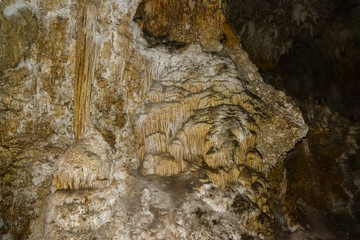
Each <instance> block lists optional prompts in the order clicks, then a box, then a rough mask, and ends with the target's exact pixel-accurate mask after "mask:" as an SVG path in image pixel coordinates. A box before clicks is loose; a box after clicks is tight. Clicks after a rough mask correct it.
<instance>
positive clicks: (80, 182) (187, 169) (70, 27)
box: [0, 0, 359, 239]
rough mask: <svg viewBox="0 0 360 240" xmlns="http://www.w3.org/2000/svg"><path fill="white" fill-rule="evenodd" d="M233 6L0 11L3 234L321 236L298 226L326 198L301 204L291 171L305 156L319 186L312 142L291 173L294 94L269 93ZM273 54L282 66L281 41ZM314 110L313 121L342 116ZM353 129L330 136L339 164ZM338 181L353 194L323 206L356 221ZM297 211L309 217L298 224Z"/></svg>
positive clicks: (206, 0)
mask: <svg viewBox="0 0 360 240" xmlns="http://www.w3.org/2000/svg"><path fill="white" fill-rule="evenodd" d="M255 2H257V1H255ZM284 2H285V3H284V4H285V5H286V1H284ZM274 4H275V2H274V3H273V2H271V3H269V9H274V7H272V6H274ZM275 5H276V4H275ZM226 6H228V5H226V4H225V2H222V1H218V0H216V1H214V0H212V1H210V0H201V1H193V0H186V1H163V0H143V1H140V0H118V1H113V0H106V1H105V0H104V1H91V0H87V1H71V0H67V1H65V0H62V1H53V0H48V1H2V2H0V10H1V12H0V23H1V37H0V41H1V42H0V43H1V45H0V48H1V54H0V60H1V64H0V108H1V115H0V140H1V148H0V159H1V164H0V176H1V178H0V187H1V188H0V204H1V212H0V214H1V215H0V234H1V239H274V238H277V237H278V238H279V236H280V239H282V238H284V237H289V238H291V237H297V236H299V235H300V236H309V237H320V238H321V237H323V236H324V235H321V234H320V235H319V234H318V235H316V234H317V233H318V232H316V231H314V234H313V235H311V234H310V233H311V230H309V229H305V227H306V226H307V225H306V224H308V223H309V222H311V221H312V222H311V223H313V224H314V225H316V220H317V219H321V220H322V217H324V216H325V215H323V213H324V212H317V211H321V210H322V209H321V208H320V206H321V205H322V201H323V199H324V198H325V197H322V196H318V197H317V198H316V199H318V200H319V201H318V202H314V204H309V202H310V201H312V199H314V198H312V197H311V189H312V185H311V184H309V183H307V181H309V179H307V176H308V175H307V174H306V173H307V171H306V170H304V169H305V168H303V169H298V168H297V167H296V166H297V164H296V163H297V162H302V161H300V160H297V161H296V159H302V156H305V157H306V159H307V161H304V162H305V163H307V164H308V165H307V166H309V168H311V169H313V168H314V171H312V173H313V175H311V176H312V178H311V179H314V181H317V182H319V184H325V183H326V179H327V178H326V177H322V175H319V174H318V171H320V172H321V171H322V167H321V166H323V165H321V166H319V167H318V164H317V163H318V161H316V162H315V163H314V161H312V159H316V156H315V155H314V154H313V151H308V148H310V149H314V148H317V147H318V146H317V145H316V144H315V145H312V143H313V142H309V140H304V141H303V142H302V143H301V144H298V145H297V147H296V148H295V150H294V152H293V155H294V156H295V157H294V159H295V160H294V161H289V159H290V158H289V157H288V160H287V161H286V162H284V159H285V158H286V153H287V152H289V151H291V150H292V149H294V147H295V144H296V143H297V142H299V141H300V140H301V139H303V138H304V137H305V136H306V134H307V131H308V126H307V125H306V124H305V121H304V119H303V116H302V113H301V111H300V109H299V108H298V107H297V106H296V105H295V102H294V101H293V100H292V99H291V98H290V97H288V96H286V95H285V94H284V92H282V91H278V90H275V89H274V88H273V87H271V86H270V85H268V84H266V83H264V81H263V79H262V77H261V76H260V74H259V72H258V69H257V67H256V66H255V65H254V64H253V63H252V62H251V61H250V59H249V57H248V55H247V53H246V52H245V51H244V50H243V48H242V46H241V44H240V42H241V43H243V45H244V46H245V47H246V46H247V45H246V44H247V42H246V40H245V39H243V38H242V37H241V34H239V36H240V39H238V37H237V36H236V35H235V34H234V32H233V30H232V29H231V27H230V25H229V19H231V17H230V18H227V17H226V16H225V14H224V13H226V9H227V8H226ZM269 11H270V10H269ZM265 12H266V11H265ZM282 14H283V13H282ZM260 16H261V14H260ZM260 18H261V17H259V18H258V19H260ZM278 18H280V19H282V15H281V14H280V15H279V17H278ZM285 19H287V18H285ZM261 21H263V20H261ZM234 29H235V32H236V30H237V28H234ZM264 29H266V28H264ZM291 31H292V30H291ZM291 31H290V33H291ZM285 35H286V36H291V37H292V35H291V34H288V33H286V34H285ZM271 39H272V38H271ZM281 39H282V38H281ZM274 41H275V40H274ZM15 43H16V44H15ZM274 44H275V45H274V46H275V48H276V49H277V50H275V52H276V53H278V52H279V53H280V55H281V54H283V53H284V51H283V50H278V48H281V49H283V47H282V46H283V45H284V44H285V45H286V44H287V40H286V41H285V40H284V41H283V39H282V40H281V41H280V40H279V41H277V40H276V41H275V43H274ZM254 46H257V45H254ZM271 46H273V45H271ZM278 46H281V47H278ZM286 46H287V45H286ZM249 52H250V53H251V51H249ZM268 55H269V58H270V60H271V61H273V58H274V57H275V59H277V58H278V57H279V56H280V55H278V54H275V55H276V56H275V55H274V54H270V53H269V54H268ZM250 57H251V55H250ZM276 62H277V60H276ZM255 63H257V62H256V61H255ZM274 64H276V63H274ZM259 66H260V67H261V64H259ZM323 111H324V109H323V108H322V107H319V109H316V111H314V112H313V116H314V117H313V118H312V119H315V118H316V119H318V117H319V119H321V120H319V121H325V122H329V123H330V122H331V124H329V126H334V125H333V122H335V123H336V122H337V121H340V120H338V119H340V118H336V119H337V120H334V121H330V119H334V117H333V114H332V113H331V111H328V112H325V115H324V116H325V117H324V118H321V117H320V115H319V116H318V113H319V112H323ZM315 116H316V117H315ZM305 117H307V116H306V115H305ZM309 119H310V118H309ZM314 121H315V120H314ZM343 124H348V122H346V120H343ZM311 126H312V127H313V126H315V125H311ZM325 129H326V128H324V127H323V125H322V126H321V127H319V129H318V131H317V132H316V131H315V133H314V135H313V136H320V135H321V136H322V135H324V134H326V133H327V132H326V131H324V130H325ZM329 129H331V130H330V131H335V132H338V131H340V130H341V129H342V128H341V127H340V128H336V127H329ZM358 130H359V129H358V127H357V125H356V124H354V126H351V127H349V128H348V131H344V132H342V133H339V136H340V135H341V137H342V138H347V139H348V142H347V145H346V147H344V148H343V149H342V148H341V149H340V150H339V152H337V153H336V154H334V155H333V156H335V155H336V156H337V157H338V158H337V159H338V161H339V162H341V159H344V158H351V157H353V156H354V151H355V152H356V151H358V143H357V141H358V140H357V139H356V136H358V135H357V132H358ZM317 133H318V135H316V134H317ZM335 136H337V135H335ZM310 137H311V136H309V138H307V139H310ZM315 139H318V138H317V137H315ZM354 139H355V140H354ZM331 142H332V141H330V140H325V143H324V144H325V145H326V147H327V149H334V151H337V150H336V149H335V147H334V146H335V145H336V144H335V145H332V144H331ZM306 144H307V145H306ZM298 146H300V147H298ZM319 151H321V150H319ZM342 153H343V154H342ZM341 154H342V155H341ZM356 159H358V158H355V159H353V161H352V162H353V164H354V165H356V164H358V161H357V160H356ZM293 165H294V166H295V167H293ZM325 165H326V164H325ZM344 166H346V165H344ZM318 169H320V170H318ZM345 170H346V169H345V168H344V170H342V171H340V172H336V171H337V169H333V171H334V174H333V178H332V179H334V181H341V183H340V184H337V185H336V184H335V186H336V188H341V186H342V184H345V185H346V184H348V185H351V184H353V180H354V179H355V181H354V182H355V183H356V184H355V187H356V189H355V188H354V189H353V190H352V191H353V192H351V194H348V192H346V193H345V195H344V194H343V193H344V192H343V191H342V190H341V191H339V192H338V194H337V195H331V196H332V197H333V198H334V199H335V201H332V200H329V201H328V202H327V205H326V207H324V209H325V210H326V211H328V210H329V209H331V208H333V207H334V206H335V205H334V203H337V202H339V201H340V203H341V204H340V208H339V209H340V210H341V208H342V209H346V211H347V210H348V209H351V211H352V213H353V214H358V210H356V208H354V204H355V203H356V201H357V200H356V199H358V198H359V194H358V193H359V191H358V185H359V184H358V183H359V181H358V175H359V173H358V172H354V173H352V174H353V175H351V176H354V179H350V178H349V177H348V176H349V175H346V176H345V175H344V177H341V174H342V173H344V172H345ZM291 171H298V172H300V173H299V174H295V175H292V174H291ZM325 172H326V171H325ZM324 174H325V173H324ZM297 176H300V178H297ZM339 176H340V178H341V179H340V180H338V178H339ZM356 176H357V177H356ZM298 179H300V180H301V181H300V184H299V183H298V182H297V180H298ZM303 182H304V183H307V185H306V186H311V187H309V188H307V187H304V186H303V185H302V183H303ZM314 185H316V184H315V183H314ZM326 186H327V187H328V188H331V187H332V186H333V185H332V184H329V185H326ZM351 186H353V185H351ZM293 191H296V192H299V193H301V194H304V197H303V199H304V200H303V201H299V200H298V198H297V197H294V195H292V192H293ZM346 194H347V195H346ZM328 197H329V196H326V198H328ZM349 199H351V201H350V203H349V204H346V203H345V202H346V201H348V200H349ZM338 200H339V201H338ZM303 202H305V204H302V203H303ZM298 206H300V207H303V210H302V211H303V212H305V211H306V212H309V213H315V214H314V215H311V214H309V215H307V216H312V217H313V218H311V219H310V218H308V219H306V220H303V219H301V218H299V216H298V215H296V213H297V212H296V211H297V209H298ZM336 206H339V205H336ZM326 211H325V212H326ZM343 212H344V211H343ZM343 217H344V219H348V218H347V215H343ZM320 225H321V224H320ZM325 225H326V224H325ZM325 225H324V224H323V225H321V227H322V226H325ZM317 226H319V224H318V225H317ZM311 227H313V226H311ZM314 229H315V230H316V228H315V227H314ZM286 231H290V232H286ZM284 232H285V233H284ZM324 232H326V231H324ZM292 233H293V234H292ZM326 233H327V232H326ZM344 234H345V233H344ZM325 236H326V237H328V238H331V237H333V236H334V235H325ZM336 237H338V235H336Z"/></svg>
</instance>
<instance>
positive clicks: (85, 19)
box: [74, 0, 99, 140]
mask: <svg viewBox="0 0 360 240" xmlns="http://www.w3.org/2000/svg"><path fill="white" fill-rule="evenodd" d="M78 7H79V17H78V20H77V35H76V68H75V87H74V132H75V139H76V140H78V139H80V138H82V137H83V136H84V135H85V133H86V131H87V130H88V129H89V127H90V124H91V121H90V93H91V85H92V82H93V79H94V72H95V68H96V64H97V59H98V52H99V47H98V45H97V43H96V39H95V21H96V7H95V6H94V4H93V3H91V0H88V1H81V2H80V3H79V5H78Z"/></svg>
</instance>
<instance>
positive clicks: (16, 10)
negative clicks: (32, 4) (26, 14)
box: [3, 1, 29, 19]
mask: <svg viewBox="0 0 360 240" xmlns="http://www.w3.org/2000/svg"><path fill="white" fill-rule="evenodd" d="M27 9H29V5H28V4H26V3H24V2H23V1H17V2H16V3H14V4H11V5H9V6H7V7H5V9H4V12H3V13H4V16H5V17H6V18H7V19H11V18H13V17H20V16H21V11H24V10H27Z"/></svg>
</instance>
